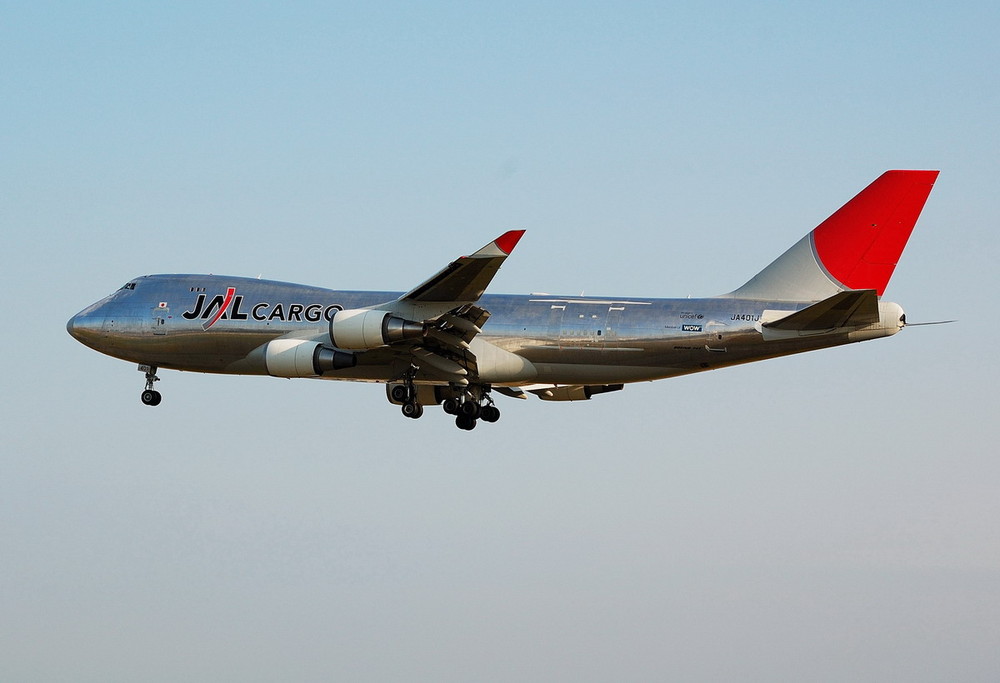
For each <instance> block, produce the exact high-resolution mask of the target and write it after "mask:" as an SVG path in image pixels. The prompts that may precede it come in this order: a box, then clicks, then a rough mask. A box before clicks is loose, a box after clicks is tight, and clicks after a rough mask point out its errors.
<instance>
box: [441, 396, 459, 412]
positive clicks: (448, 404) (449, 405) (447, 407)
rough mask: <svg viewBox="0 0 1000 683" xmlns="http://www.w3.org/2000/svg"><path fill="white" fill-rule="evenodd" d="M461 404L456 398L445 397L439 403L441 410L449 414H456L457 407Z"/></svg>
mask: <svg viewBox="0 0 1000 683" xmlns="http://www.w3.org/2000/svg"><path fill="white" fill-rule="evenodd" d="M460 405H461V404H459V402H458V399H457V398H446V399H445V400H444V401H443V402H442V403H441V410H443V411H444V412H446V413H448V414H449V415H458V409H459V407H460Z"/></svg>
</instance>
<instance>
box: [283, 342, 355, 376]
mask: <svg viewBox="0 0 1000 683" xmlns="http://www.w3.org/2000/svg"><path fill="white" fill-rule="evenodd" d="M357 362H358V358H357V356H355V355H354V354H353V353H344V352H343V351H337V350H336V349H331V348H330V347H329V346H324V345H323V344H320V343H319V342H314V341H306V340H305V339H274V340H272V341H269V342H268V343H267V346H265V347H264V365H265V367H266V368H267V374H269V375H272V376H274V377H319V376H320V375H322V374H323V373H324V372H330V371H331V370H342V369H344V368H353V367H354V366H355V365H357Z"/></svg>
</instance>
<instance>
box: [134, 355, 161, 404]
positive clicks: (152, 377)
mask: <svg viewBox="0 0 1000 683" xmlns="http://www.w3.org/2000/svg"><path fill="white" fill-rule="evenodd" d="M139 371H140V372H145V373H146V388H145V390H143V392H142V394H140V396H139V398H140V400H141V401H142V402H143V404H144V405H147V406H158V405H160V401H161V400H162V399H163V396H161V395H160V392H158V391H156V390H155V389H153V382H159V381H160V378H159V377H157V376H156V366H155V365H140V366H139Z"/></svg>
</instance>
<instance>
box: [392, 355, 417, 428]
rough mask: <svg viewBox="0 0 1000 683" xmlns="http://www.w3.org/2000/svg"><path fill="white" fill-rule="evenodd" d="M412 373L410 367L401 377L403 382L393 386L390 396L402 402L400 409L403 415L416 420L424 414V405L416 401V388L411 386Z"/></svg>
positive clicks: (412, 370)
mask: <svg viewBox="0 0 1000 683" xmlns="http://www.w3.org/2000/svg"><path fill="white" fill-rule="evenodd" d="M414 374H415V372H414V369H413V368H412V367H411V368H410V371H409V372H407V373H406V375H405V376H404V377H403V384H397V385H396V386H394V387H393V388H392V390H391V392H390V395H391V396H392V400H394V401H399V402H400V403H402V404H403V406H402V411H403V415H404V416H406V417H408V418H410V419H413V420H417V419H419V418H420V416H422V415H423V414H424V407H423V406H422V405H420V404H419V403H417V389H416V387H414V386H413V375H414Z"/></svg>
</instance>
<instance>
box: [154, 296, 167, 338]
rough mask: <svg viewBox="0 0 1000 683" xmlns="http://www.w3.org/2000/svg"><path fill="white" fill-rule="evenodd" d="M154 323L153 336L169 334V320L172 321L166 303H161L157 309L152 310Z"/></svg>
mask: <svg viewBox="0 0 1000 683" xmlns="http://www.w3.org/2000/svg"><path fill="white" fill-rule="evenodd" d="M152 317H153V319H152V321H151V326H152V328H153V334H166V333H167V320H169V319H170V309H169V308H168V307H167V305H166V304H165V303H161V304H160V305H159V306H157V307H156V308H154V309H152Z"/></svg>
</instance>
